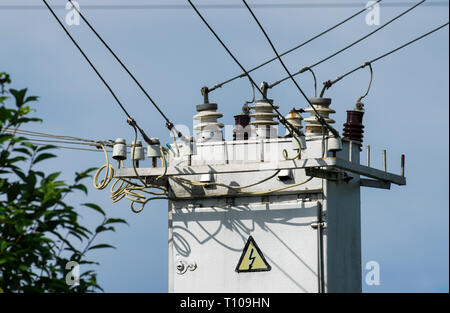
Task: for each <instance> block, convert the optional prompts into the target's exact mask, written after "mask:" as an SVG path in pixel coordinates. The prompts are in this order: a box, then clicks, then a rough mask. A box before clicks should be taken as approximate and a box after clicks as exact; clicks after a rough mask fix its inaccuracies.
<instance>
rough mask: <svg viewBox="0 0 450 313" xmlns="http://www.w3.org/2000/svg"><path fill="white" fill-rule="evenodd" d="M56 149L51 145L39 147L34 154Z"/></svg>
mask: <svg viewBox="0 0 450 313" xmlns="http://www.w3.org/2000/svg"><path fill="white" fill-rule="evenodd" d="M56 148H58V147H57V146H52V145H46V146H41V147H39V148H37V149H36V152H41V151H44V150H50V149H56Z"/></svg>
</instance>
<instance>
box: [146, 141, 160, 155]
mask: <svg viewBox="0 0 450 313" xmlns="http://www.w3.org/2000/svg"><path fill="white" fill-rule="evenodd" d="M147 156H148V157H149V158H159V157H161V150H160V145H159V144H158V143H157V144H154V145H147Z"/></svg>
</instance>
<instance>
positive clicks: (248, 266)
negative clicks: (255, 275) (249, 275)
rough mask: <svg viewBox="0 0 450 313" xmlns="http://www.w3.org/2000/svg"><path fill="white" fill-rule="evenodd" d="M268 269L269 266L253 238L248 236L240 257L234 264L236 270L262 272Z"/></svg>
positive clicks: (269, 268) (239, 271)
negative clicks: (236, 263) (235, 264)
mask: <svg viewBox="0 0 450 313" xmlns="http://www.w3.org/2000/svg"><path fill="white" fill-rule="evenodd" d="M270 270H271V267H270V265H269V263H267V261H266V259H265V258H264V255H263V254H262V252H261V250H260V249H259V247H258V245H257V244H256V242H255V240H254V239H253V237H252V236H250V237H248V240H247V243H246V244H245V247H244V250H243V251H242V255H241V258H240V259H239V262H238V265H237V266H236V272H238V273H242V272H263V271H270Z"/></svg>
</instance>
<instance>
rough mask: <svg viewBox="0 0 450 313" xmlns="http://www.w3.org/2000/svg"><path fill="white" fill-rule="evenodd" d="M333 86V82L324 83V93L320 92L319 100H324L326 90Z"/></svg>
mask: <svg viewBox="0 0 450 313" xmlns="http://www.w3.org/2000/svg"><path fill="white" fill-rule="evenodd" d="M331 86H333V82H332V81H331V80H327V81H324V82H323V88H322V91H321V92H320V96H319V98H323V94H324V93H325V90H327V89H330V88H331Z"/></svg>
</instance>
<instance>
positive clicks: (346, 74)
mask: <svg viewBox="0 0 450 313" xmlns="http://www.w3.org/2000/svg"><path fill="white" fill-rule="evenodd" d="M448 24H449V22H447V23H445V24H443V25H441V26H438V27H436V28H434V29H432V30H431V31H429V32H427V33H425V34H423V35H421V36H419V37H417V38H414V39H413V40H411V41H408V42H407V43H405V44H403V45H401V46H399V47H397V48H395V49H393V50H390V51H389V52H386V53H385V54H382V55H380V56H378V57H376V58H374V59H372V60H370V61H368V62H365V63H364V64H363V65H360V66H358V67H356V68H354V69H352V70H351V71H349V72H347V73H345V74H343V75H341V76H338V77H337V78H336V79H335V80H333V81H330V80H329V81H326V82H324V90H325V89H329V88H330V87H331V86H332V85H334V84H335V83H337V82H338V81H340V80H341V79H343V78H345V77H347V76H348V75H350V74H352V73H354V72H356V71H357V70H359V69H362V68H364V67H366V66H367V65H369V64H373V63H375V62H377V61H379V60H381V59H383V58H385V57H387V56H389V55H391V54H392V53H395V52H397V51H399V50H401V49H403V48H405V47H407V46H409V45H410V44H413V43H414V42H416V41H419V40H420V39H423V38H425V37H427V36H429V35H431V34H432V33H434V32H437V31H438V30H440V29H442V28H444V27H446V26H448Z"/></svg>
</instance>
